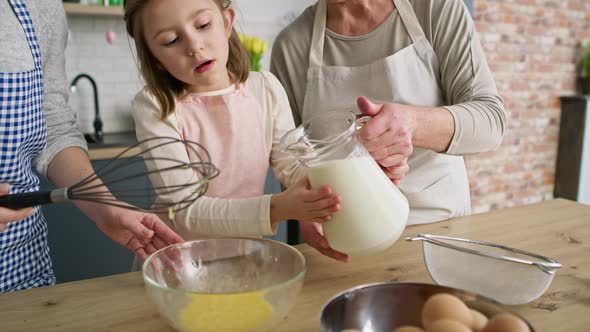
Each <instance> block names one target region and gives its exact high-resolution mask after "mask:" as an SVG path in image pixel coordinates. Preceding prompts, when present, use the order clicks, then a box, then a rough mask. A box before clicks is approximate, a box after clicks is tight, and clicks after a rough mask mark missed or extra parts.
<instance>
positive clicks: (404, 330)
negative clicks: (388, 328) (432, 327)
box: [392, 326, 424, 332]
mask: <svg viewBox="0 0 590 332" xmlns="http://www.w3.org/2000/svg"><path fill="white" fill-rule="evenodd" d="M392 332H424V330H423V329H421V328H419V327H416V326H401V327H398V328H397V329H395V330H393V331H392Z"/></svg>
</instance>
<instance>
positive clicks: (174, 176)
mask: <svg viewBox="0 0 590 332" xmlns="http://www.w3.org/2000/svg"><path fill="white" fill-rule="evenodd" d="M161 114H162V112H161V110H160V107H159V104H158V102H157V101H156V100H155V98H154V97H153V96H152V95H151V94H149V93H148V92H147V91H146V90H145V89H144V90H143V91H141V92H140V93H138V94H137V95H136V96H135V98H134V100H133V118H134V120H135V130H136V135H137V139H138V140H140V141H141V140H145V139H147V138H151V137H162V136H163V137H174V138H178V139H182V138H183V137H182V133H181V132H180V130H179V129H178V128H179V127H178V119H177V117H176V115H175V114H172V115H170V116H169V117H168V118H167V119H165V120H161ZM155 154H157V155H160V154H163V155H165V156H168V157H172V158H175V159H178V160H180V161H183V162H189V157H188V154H187V151H186V149H185V148H184V147H183V146H182V145H175V146H173V145H170V146H168V147H166V148H165V149H158V150H157V152H153V151H152V152H150V153H148V154H147V155H144V157H157V155H155ZM146 166H147V168H148V170H154V169H162V168H164V167H165V166H166V165H165V162H162V161H156V162H146ZM149 177H150V181H151V182H152V185H153V186H154V187H161V186H174V185H178V184H186V183H190V182H191V180H194V179H195V178H196V177H198V174H197V173H196V172H195V171H193V170H191V169H186V170H174V171H169V172H154V173H152V174H150V176H149ZM194 190H195V187H193V188H186V189H184V190H183V191H182V192H176V193H174V194H167V195H159V196H158V197H157V200H158V202H166V203H171V202H178V201H179V200H181V199H182V198H183V197H186V196H185V195H187V194H190V192H194ZM160 217H161V218H163V219H167V216H164V215H161V216H160ZM169 222H170V223H171V224H172V226H173V227H174V228H175V229H176V231H177V232H178V233H179V234H180V235H181V236H183V237H184V238H185V239H187V240H188V239H191V238H198V237H214V236H262V235H272V234H273V229H272V228H271V224H270V195H265V196H258V197H252V198H240V199H224V198H212V197H207V196H201V197H200V198H199V199H197V200H196V201H195V202H193V203H192V204H190V206H189V207H188V208H186V209H184V210H181V211H179V212H177V213H175V216H174V220H173V221H170V220H169Z"/></svg>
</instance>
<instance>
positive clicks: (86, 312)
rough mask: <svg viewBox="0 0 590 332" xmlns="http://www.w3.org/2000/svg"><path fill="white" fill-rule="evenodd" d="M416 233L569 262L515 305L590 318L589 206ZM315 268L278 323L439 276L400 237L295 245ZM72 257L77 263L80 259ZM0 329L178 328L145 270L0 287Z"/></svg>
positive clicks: (573, 324)
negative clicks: (352, 253)
mask: <svg viewBox="0 0 590 332" xmlns="http://www.w3.org/2000/svg"><path fill="white" fill-rule="evenodd" d="M418 233H431V234H438V235H449V236H456V237H463V238H468V239H475V240H483V241H489V242H494V243H497V244H503V245H507V246H511V247H515V248H518V249H522V250H526V251H531V252H534V253H537V254H540V255H544V256H548V257H551V258H553V259H555V260H557V261H558V262H560V263H562V264H563V267H562V268H560V269H558V270H557V274H556V277H555V278H554V279H553V282H552V284H551V286H550V287H549V289H548V290H547V292H545V294H544V295H543V296H542V297H541V298H539V299H538V300H536V301H534V302H532V303H529V304H526V305H521V306H511V307H509V309H510V310H512V311H514V312H516V313H519V314H521V315H522V316H523V317H525V318H526V319H527V320H529V321H530V322H531V324H532V325H533V326H534V327H535V328H536V329H537V331H587V330H588V329H589V326H590V206H588V205H582V204H578V203H575V202H572V201H567V200H563V199H557V200H552V201H546V202H543V203H539V204H534V205H527V206H521V207H516V208H510V209H502V210H496V211H492V212H489V213H484V214H478V215H472V216H468V217H462V218H455V219H450V220H446V221H442V222H438V223H433V224H427V225H417V226H410V227H408V228H407V229H406V230H405V232H404V234H403V236H404V237H405V236H412V235H416V234H418ZM298 249H299V250H300V251H301V252H302V253H303V254H304V255H305V257H306V258H307V262H308V272H307V275H306V278H305V284H304V286H303V290H302V292H301V294H300V295H299V297H298V301H297V303H296V305H295V307H294V308H293V310H292V311H291V312H290V313H289V315H288V317H287V318H286V320H285V321H284V322H283V323H281V325H280V326H279V327H278V328H277V329H276V331H318V330H319V317H320V311H321V308H322V306H323V305H324V303H325V302H326V301H327V300H328V299H330V298H331V297H332V296H333V295H335V294H336V293H338V292H340V291H342V290H344V289H347V288H350V287H354V286H357V285H360V284H365V283H372V282H382V281H400V282H410V281H411V282H426V283H432V280H431V279H430V277H429V275H428V272H427V271H426V268H425V266H424V262H423V257H422V246H421V244H420V243H415V242H407V241H402V240H400V241H398V242H397V243H396V244H395V245H393V246H392V247H391V248H390V249H389V250H387V251H386V252H384V253H383V254H380V255H377V256H372V257H367V258H363V259H355V260H353V261H351V262H350V263H348V264H345V263H340V262H336V261H333V260H331V259H328V258H326V257H323V256H321V255H320V254H318V253H317V252H316V251H315V250H313V249H311V248H310V247H308V246H306V245H300V246H298ZM73 264H75V263H73ZM0 330H2V331H78V332H88V331H128V332H134V331H137V332H139V331H141V332H149V331H173V330H172V329H171V328H170V327H168V326H167V324H166V322H165V321H164V320H163V319H162V318H160V316H159V314H158V313H157V311H156V308H155V306H154V305H152V303H151V302H150V300H149V299H148V297H147V295H146V292H145V290H144V285H143V280H142V278H141V274H140V272H133V273H126V274H120V275H115V276H110V277H104V278H96V279H90V280H84V281H78V282H71V283H65V284H59V285H55V286H50V287H43V288H38V289H31V290H25V291H19V292H12V293H5V294H0Z"/></svg>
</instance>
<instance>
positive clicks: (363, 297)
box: [320, 282, 535, 332]
mask: <svg viewBox="0 0 590 332" xmlns="http://www.w3.org/2000/svg"><path fill="white" fill-rule="evenodd" d="M438 293H448V294H452V295H455V296H457V297H459V298H460V299H461V300H463V302H465V304H466V305H467V306H468V307H469V308H471V309H474V310H477V311H479V312H481V313H482V314H484V315H485V316H486V317H488V318H491V317H493V316H495V315H496V314H500V313H510V314H513V315H515V316H517V317H519V318H521V319H522V320H523V321H524V322H526V323H527V324H528V326H529V329H530V330H531V332H534V331H535V330H534V328H533V327H532V325H531V324H530V323H529V322H528V321H527V320H526V319H524V318H523V317H521V316H519V315H517V314H515V313H513V312H510V311H509V310H507V309H506V308H505V307H503V306H502V305H501V304H500V303H498V302H496V301H494V300H492V299H489V298H486V297H483V296H480V295H477V294H474V293H470V292H467V291H463V290H460V289H456V288H450V287H445V286H438V285H432V284H420V283H395V282H385V283H376V284H368V285H361V286H358V287H354V288H351V289H348V290H345V291H343V292H341V293H339V294H337V295H336V296H334V297H333V298H332V299H330V300H329V301H328V303H327V304H326V305H325V306H324V308H323V309H322V315H321V318H320V319H321V331H324V332H341V331H342V330H344V329H357V330H359V331H362V332H381V331H383V332H391V331H392V330H393V329H395V328H398V327H401V326H404V325H413V326H422V322H421V315H422V306H423V305H424V303H425V302H426V300H427V299H428V298H429V297H431V296H432V295H434V294H438Z"/></svg>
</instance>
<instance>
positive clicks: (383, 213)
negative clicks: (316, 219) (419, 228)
mask: <svg viewBox="0 0 590 332" xmlns="http://www.w3.org/2000/svg"><path fill="white" fill-rule="evenodd" d="M308 177H309V181H310V183H311V185H312V187H314V188H319V187H321V186H330V187H331V188H332V190H333V191H334V192H335V193H337V194H338V195H340V196H341V198H342V203H341V207H342V209H341V210H340V211H339V212H336V213H335V214H333V215H332V219H331V220H330V221H329V222H327V223H324V224H323V229H324V234H325V236H326V239H327V240H328V243H329V244H330V246H331V247H332V248H334V249H335V250H338V251H341V252H344V253H347V254H348V255H351V256H361V255H370V254H374V253H378V252H380V251H383V250H385V249H386V248H388V247H389V246H391V245H392V244H393V243H394V242H395V241H396V240H397V239H398V238H399V237H400V235H401V234H402V232H403V230H404V228H405V226H406V221H407V219H408V213H409V208H408V201H407V199H406V197H405V196H404V195H403V194H402V193H401V192H400V191H399V189H398V188H397V187H396V186H395V185H394V184H393V183H392V182H391V180H390V179H389V178H387V176H386V175H385V173H384V172H383V171H382V170H381V168H380V167H379V166H378V165H377V163H376V162H375V160H374V159H373V158H372V157H371V156H370V155H367V156H358V157H352V158H347V159H340V160H330V161H326V162H322V163H320V164H316V165H313V166H311V167H309V169H308Z"/></svg>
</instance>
